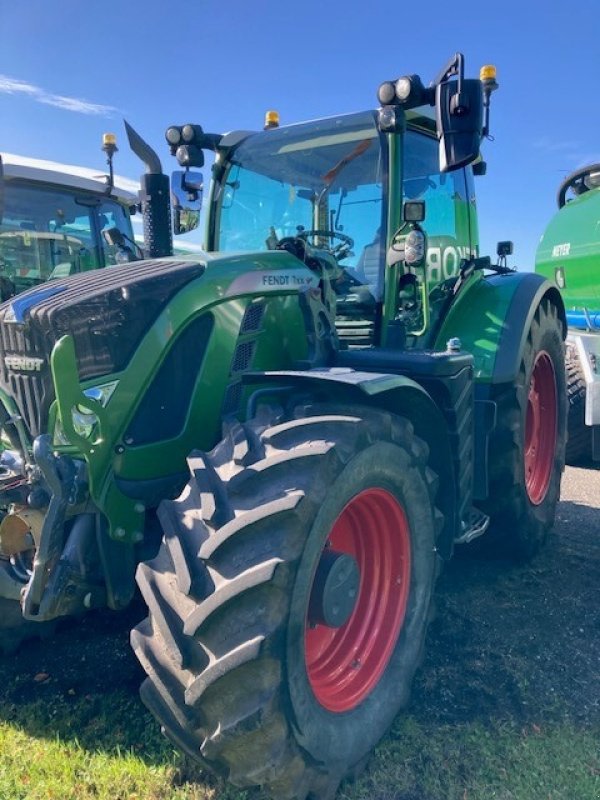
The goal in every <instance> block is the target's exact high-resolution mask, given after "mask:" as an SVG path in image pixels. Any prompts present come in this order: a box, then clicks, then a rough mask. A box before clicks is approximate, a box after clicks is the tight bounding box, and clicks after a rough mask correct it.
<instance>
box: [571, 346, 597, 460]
mask: <svg viewBox="0 0 600 800" xmlns="http://www.w3.org/2000/svg"><path fill="white" fill-rule="evenodd" d="M566 367H567V396H568V399H569V408H568V420H567V429H568V438H567V450H566V462H567V464H577V463H579V462H580V461H584V460H588V459H590V458H591V456H592V448H591V445H592V440H591V433H590V428H589V427H588V426H587V425H586V424H585V379H584V377H583V372H582V370H581V364H580V363H579V358H578V357H577V353H576V352H575V350H574V349H573V348H572V347H567V354H566Z"/></svg>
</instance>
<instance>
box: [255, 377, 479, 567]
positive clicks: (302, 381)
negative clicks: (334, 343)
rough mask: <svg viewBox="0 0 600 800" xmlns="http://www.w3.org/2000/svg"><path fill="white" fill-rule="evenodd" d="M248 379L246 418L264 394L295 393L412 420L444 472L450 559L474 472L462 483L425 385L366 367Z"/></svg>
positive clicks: (445, 542)
mask: <svg viewBox="0 0 600 800" xmlns="http://www.w3.org/2000/svg"><path fill="white" fill-rule="evenodd" d="M243 382H244V384H246V386H248V387H249V388H251V389H253V390H254V391H253V393H252V394H251V395H250V398H249V400H248V408H247V417H252V416H253V415H254V414H255V413H256V408H257V405H258V404H259V403H260V401H261V400H262V399H266V398H269V399H274V400H277V397H278V395H279V396H280V397H281V396H282V395H284V396H285V395H288V396H289V395H295V396H297V397H298V398H302V397H304V398H306V397H308V398H310V399H311V400H312V401H317V402H330V403H333V404H337V405H344V404H346V403H350V404H360V405H368V406H371V407H375V408H380V409H381V410H385V411H389V412H391V413H393V414H398V415H400V416H403V417H405V418H406V419H408V420H409V421H410V422H411V423H412V425H413V428H414V431H415V434H416V435H417V436H418V437H420V438H421V439H423V441H425V442H426V443H427V445H428V447H429V464H430V466H431V468H432V469H433V470H434V472H436V473H437V475H438V476H439V490H438V496H437V499H436V504H437V506H438V507H439V509H440V510H441V512H442V515H443V528H442V530H441V531H440V533H439V537H438V545H437V546H438V551H439V553H440V555H441V557H442V558H444V559H448V558H450V555H451V553H452V549H453V541H454V538H455V536H456V535H457V532H458V530H459V528H460V515H461V510H460V509H461V508H462V507H463V506H464V505H465V501H464V497H465V496H467V497H468V503H467V505H469V507H470V499H471V481H470V479H469V478H470V472H469V475H468V476H467V480H466V485H463V483H465V481H464V480H463V481H462V482H461V480H460V477H459V476H458V475H457V470H456V465H455V460H456V459H454V458H453V452H452V446H451V442H450V435H449V431H448V426H447V423H446V421H445V419H444V415H443V414H442V412H441V410H440V409H439V408H438V406H437V404H436V403H435V401H434V399H433V398H432V397H431V395H430V394H429V393H428V392H427V391H426V390H425V388H424V387H423V386H421V385H420V384H418V383H417V382H416V381H414V380H412V379H411V378H408V377H406V376H404V375H394V374H389V373H376V372H363V371H360V370H354V369H350V368H347V367H333V368H331V369H313V370H304V371H291V370H289V371H288V370H285V371H283V370H282V371H276V372H275V371H274V372H249V373H246V374H245V375H244V376H243ZM469 467H470V468H471V467H472V465H470V464H469ZM463 478H464V476H463Z"/></svg>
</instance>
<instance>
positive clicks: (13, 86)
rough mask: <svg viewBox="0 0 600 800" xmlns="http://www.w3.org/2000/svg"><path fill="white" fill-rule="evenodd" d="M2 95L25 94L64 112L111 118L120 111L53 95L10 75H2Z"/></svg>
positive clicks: (0, 87) (0, 88) (75, 98)
mask: <svg viewBox="0 0 600 800" xmlns="http://www.w3.org/2000/svg"><path fill="white" fill-rule="evenodd" d="M0 94H24V95H27V96H28V97H30V98H31V99H32V100H35V101H36V102H38V103H43V104H44V105H47V106H54V107H56V108H62V109H63V110H64V111H74V112H75V113H77V114H93V115H96V116H102V117H110V116H112V115H113V114H114V113H115V112H116V111H117V110H118V109H116V108H114V106H106V105H102V104H101V103H90V102H89V101H88V100H82V99H81V98H78V97H66V96H65V95H61V94H53V93H52V92H47V91H46V90H45V89H42V88H41V87H40V86H36V85H35V84H33V83H27V82H26V81H22V80H20V79H19V78H11V77H9V76H8V75H0Z"/></svg>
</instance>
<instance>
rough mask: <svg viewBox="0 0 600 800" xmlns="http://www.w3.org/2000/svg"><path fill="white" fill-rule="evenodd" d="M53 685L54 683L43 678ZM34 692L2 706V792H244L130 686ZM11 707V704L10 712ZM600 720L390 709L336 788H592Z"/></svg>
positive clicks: (529, 795)
mask: <svg viewBox="0 0 600 800" xmlns="http://www.w3.org/2000/svg"><path fill="white" fill-rule="evenodd" d="M48 689H49V690H52V686H51V683H50V685H49V686H48ZM49 700H50V702H47V703H45V702H44V701H43V699H42V698H40V699H37V700H35V701H33V702H29V703H28V702H25V703H23V704H19V706H18V707H16V706H13V707H12V708H5V709H4V714H3V716H5V717H13V719H12V720H11V721H5V722H0V798H2V800H213V799H214V800H216V798H219V800H243V798H246V797H247V795H251V794H252V793H247V794H246V793H243V792H239V791H236V790H235V789H232V788H230V787H225V786H222V785H221V784H219V783H217V782H215V781H214V780H213V779H211V778H210V777H209V776H207V775H205V774H203V773H201V772H199V771H198V772H195V771H194V769H193V768H190V767H189V765H188V764H186V762H185V760H184V759H183V758H182V757H181V756H180V755H179V754H178V753H176V752H175V751H174V750H173V748H172V747H171V746H170V745H169V743H168V742H167V741H166V740H165V739H164V738H163V737H162V736H161V735H160V733H159V731H158V727H157V726H156V725H155V724H154V722H153V721H152V720H151V719H150V718H149V717H148V716H147V715H146V713H145V711H144V709H143V708H142V707H141V704H140V703H139V702H138V700H137V698H135V697H133V698H132V697H130V696H128V695H127V694H124V693H123V692H121V691H115V692H113V693H110V694H108V695H107V696H105V697H104V698H97V697H87V698H86V697H82V698H73V697H71V696H70V695H67V696H66V697H64V698H60V697H59V698H56V697H51V698H49ZM7 712H8V713H7ZM599 741H600V732H599V731H592V730H585V729H578V728H576V727H574V726H572V725H569V724H566V723H565V724H562V725H554V726H553V727H549V728H547V729H545V728H544V727H540V726H538V725H529V726H527V727H525V728H518V727H516V726H514V725H511V724H509V723H508V724H507V723H502V724H499V725H489V724H488V725H482V724H481V723H479V722H475V723H473V722H463V723H457V724H453V725H438V724H431V723H428V722H427V721H422V720H419V719H417V717H415V716H414V715H411V714H408V715H404V716H402V717H400V718H398V720H397V722H396V724H395V726H394V727H393V729H392V730H391V731H390V733H389V735H388V736H387V737H386V738H385V739H384V741H383V742H382V744H381V745H380V746H379V748H378V749H377V751H376V753H375V754H374V756H373V758H372V759H371V762H370V764H369V766H368V769H367V771H366V772H365V773H364V774H363V776H362V777H361V779H360V780H359V781H358V782H357V783H355V784H346V785H344V786H342V788H341V790H340V793H339V800H492V798H493V799H494V800H598V798H600V750H599V746H598V744H599Z"/></svg>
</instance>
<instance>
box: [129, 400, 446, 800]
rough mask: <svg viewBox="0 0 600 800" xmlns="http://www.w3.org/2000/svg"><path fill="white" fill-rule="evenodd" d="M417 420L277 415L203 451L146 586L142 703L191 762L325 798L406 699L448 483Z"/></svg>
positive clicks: (138, 632)
mask: <svg viewBox="0 0 600 800" xmlns="http://www.w3.org/2000/svg"><path fill="white" fill-rule="evenodd" d="M427 459H428V451H427V447H426V445H425V444H424V443H423V442H421V441H420V440H419V439H417V438H416V437H415V435H414V433H413V430H412V426H411V425H410V423H409V422H407V421H406V420H405V419H402V418H399V417H395V416H393V415H391V414H387V413H383V412H378V411H373V410H369V409H365V408H357V407H349V408H346V409H342V410H340V409H339V408H337V407H336V408H331V407H327V406H309V407H301V408H297V409H296V410H295V412H294V413H293V414H292V415H289V416H288V417H283V416H282V415H281V413H278V412H277V411H276V410H275V409H264V413H263V416H262V417H260V418H258V419H255V420H253V421H252V422H250V423H246V424H244V425H243V426H242V425H240V424H238V423H235V424H233V425H231V426H230V427H229V428H228V431H227V435H226V436H225V438H224V439H223V441H222V442H221V443H220V444H219V445H218V446H217V447H216V448H215V449H214V450H213V451H211V453H209V454H205V453H194V454H192V456H191V457H190V459H189V465H190V471H191V480H190V482H189V483H188V485H187V487H186V488H185V490H184V491H183V493H182V495H181V496H180V497H179V499H178V500H175V501H170V502H165V503H163V504H162V506H161V509H160V511H159V516H160V519H161V522H162V525H163V528H164V533H165V536H164V540H163V543H162V546H161V549H160V551H159V554H158V556H157V557H156V558H155V559H154V560H153V561H150V562H148V563H145V564H142V565H141V566H140V567H139V570H138V575H137V579H138V584H139V586H140V589H141V591H142V594H143V596H144V598H145V600H146V602H147V603H148V607H149V611H150V615H149V617H148V619H147V620H146V621H145V622H143V623H142V624H141V625H139V626H138V627H137V628H136V629H135V630H134V631H133V633H132V644H133V647H134V649H135V651H136V654H137V656H138V658H139V660H140V662H141V663H142V666H143V667H144V669H145V670H146V672H147V674H148V678H147V679H146V681H145V682H144V684H143V686H142V690H141V691H142V698H143V700H144V702H145V703H146V705H147V706H148V708H149V709H150V710H151V711H152V713H153V714H154V715H155V716H156V717H157V718H158V719H159V721H160V722H161V723H162V725H163V728H164V730H165V732H166V733H167V735H168V736H169V737H170V738H171V739H172V740H173V741H174V742H175V743H176V744H178V745H179V746H180V747H182V748H183V749H184V750H185V751H186V752H187V753H188V754H189V755H191V756H192V758H195V759H196V760H198V761H200V762H201V763H203V764H204V765H205V766H208V767H209V768H210V769H211V770H213V771H214V772H217V773H219V774H221V775H222V776H224V777H226V778H228V779H229V780H230V781H232V782H233V783H234V784H236V785H238V786H242V787H247V786H262V787H264V789H265V790H266V791H267V793H269V794H271V795H272V796H274V797H277V798H296V799H297V800H304V798H305V797H307V796H309V795H310V796H311V797H315V798H316V797H327V796H330V795H331V794H332V793H333V792H334V791H335V789H336V788H337V786H338V784H339V781H340V780H341V779H342V778H343V777H344V776H345V775H348V774H349V773H351V772H352V771H353V769H354V768H355V767H356V765H357V764H359V763H360V762H362V761H363V760H364V759H365V757H366V755H367V754H368V753H369V751H370V750H371V749H372V748H373V747H374V746H375V744H376V743H377V741H378V740H379V739H380V738H381V736H382V735H383V734H384V732H385V731H386V729H387V728H388V727H389V725H390V724H391V722H392V721H393V719H394V716H395V715H396V713H397V712H398V710H399V709H400V708H401V707H402V706H403V705H404V704H405V703H406V701H407V699H408V694H409V689H410V685H411V682H412V678H413V675H414V672H415V670H416V668H417V665H418V664H419V660H420V657H421V654H422V649H423V643H424V638H425V633H426V629H427V623H428V620H429V615H430V606H431V598H432V593H433V587H434V580H435V576H436V574H437V555H436V547H435V536H436V529H439V527H440V520H441V515H440V514H439V513H438V512H436V510H435V508H434V497H435V492H436V488H437V478H436V476H435V474H434V473H433V472H432V471H431V470H430V469H429V468H428V466H427Z"/></svg>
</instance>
